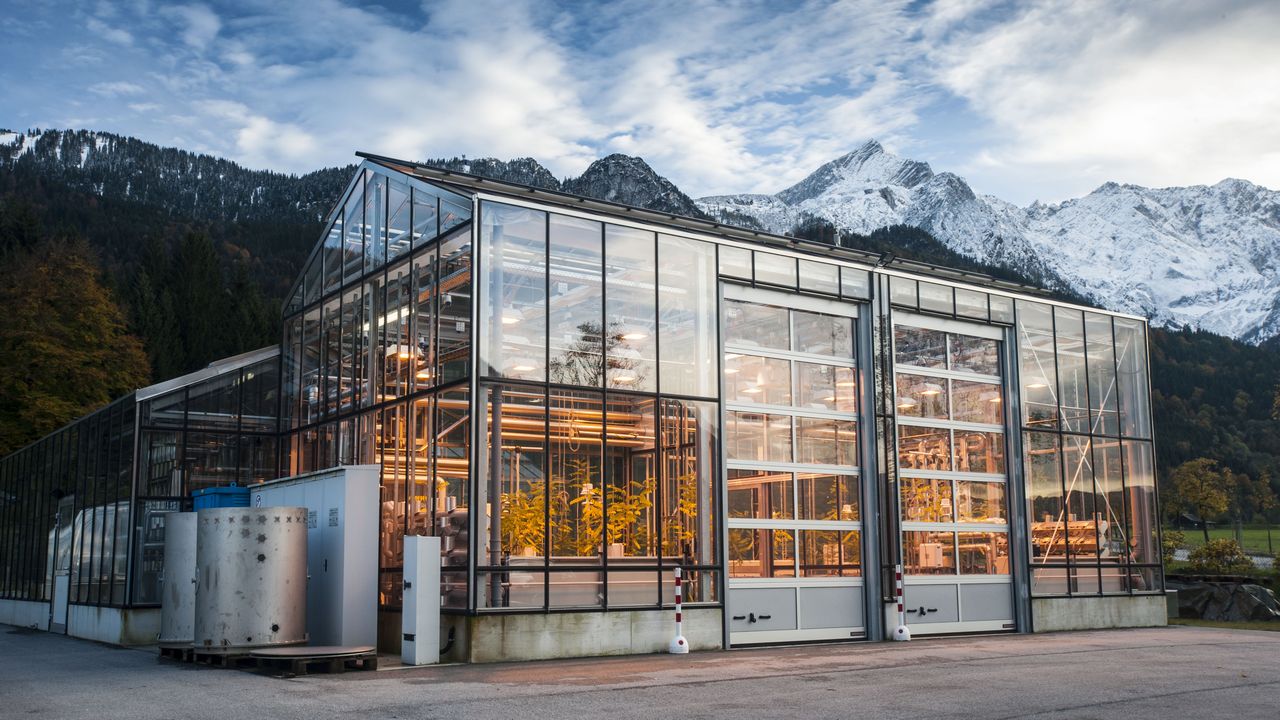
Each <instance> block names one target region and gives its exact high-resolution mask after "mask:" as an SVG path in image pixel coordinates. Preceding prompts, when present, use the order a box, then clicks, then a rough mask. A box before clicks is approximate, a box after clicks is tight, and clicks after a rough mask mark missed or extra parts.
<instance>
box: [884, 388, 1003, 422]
mask: <svg viewBox="0 0 1280 720" xmlns="http://www.w3.org/2000/svg"><path fill="white" fill-rule="evenodd" d="M899 377H901V376H899ZM951 413H952V415H951V418H952V419H953V420H957V421H959V422H972V423H987V424H990V425H1001V424H1003V423H1004V403H1003V397H1001V387H1000V385H998V384H996V383H981V382H970V381H968V380H952V381H951Z"/></svg>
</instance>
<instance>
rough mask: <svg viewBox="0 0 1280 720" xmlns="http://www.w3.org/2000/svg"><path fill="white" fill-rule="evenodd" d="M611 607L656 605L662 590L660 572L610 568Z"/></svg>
mask: <svg viewBox="0 0 1280 720" xmlns="http://www.w3.org/2000/svg"><path fill="white" fill-rule="evenodd" d="M608 583H609V607H611V608H615V607H637V606H641V607H656V606H657V604H658V593H659V592H660V591H661V588H660V583H659V578H658V573H657V572H655V571H653V570H647V571H640V572H619V571H618V570H615V569H611V570H609V578H608Z"/></svg>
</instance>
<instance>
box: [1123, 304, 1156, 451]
mask: <svg viewBox="0 0 1280 720" xmlns="http://www.w3.org/2000/svg"><path fill="white" fill-rule="evenodd" d="M1115 334H1116V360H1117V361H1118V363H1119V370H1120V377H1119V381H1120V383H1119V384H1120V432H1121V434H1123V435H1124V436H1125V437H1136V438H1149V437H1151V407H1150V401H1151V396H1150V392H1149V390H1148V383H1147V334H1146V324H1145V323H1143V322H1142V321H1141V320H1128V319H1126V318H1116V319H1115Z"/></svg>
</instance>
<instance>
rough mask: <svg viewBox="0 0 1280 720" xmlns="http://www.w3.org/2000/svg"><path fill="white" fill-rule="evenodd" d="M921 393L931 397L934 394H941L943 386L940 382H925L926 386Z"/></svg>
mask: <svg viewBox="0 0 1280 720" xmlns="http://www.w3.org/2000/svg"><path fill="white" fill-rule="evenodd" d="M920 394H921V395H927V396H930V397H932V396H934V395H941V394H942V386H941V385H939V384H938V383H925V384H924V387H923V388H922V389H921V390H920Z"/></svg>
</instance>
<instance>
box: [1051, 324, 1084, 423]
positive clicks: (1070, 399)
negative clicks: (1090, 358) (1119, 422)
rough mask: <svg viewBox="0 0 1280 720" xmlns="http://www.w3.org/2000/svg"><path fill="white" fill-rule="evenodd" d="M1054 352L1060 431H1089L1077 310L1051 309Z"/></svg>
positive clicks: (1081, 343) (1082, 335)
mask: <svg viewBox="0 0 1280 720" xmlns="http://www.w3.org/2000/svg"><path fill="white" fill-rule="evenodd" d="M1054 321H1055V323H1056V324H1055V328H1056V333H1057V350H1058V405H1059V406H1060V411H1061V416H1060V417H1061V422H1062V429H1063V430H1067V431H1070V432H1087V431H1088V430H1089V398H1088V394H1087V389H1086V387H1087V380H1086V377H1085V364H1084V319H1083V317H1082V316H1081V314H1080V311H1079V310H1067V309H1064V308H1054Z"/></svg>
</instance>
